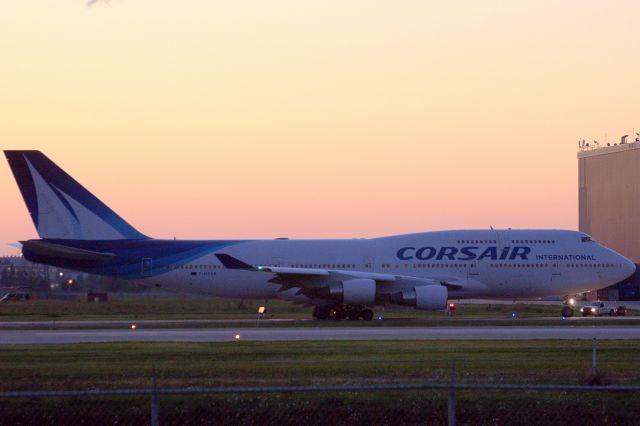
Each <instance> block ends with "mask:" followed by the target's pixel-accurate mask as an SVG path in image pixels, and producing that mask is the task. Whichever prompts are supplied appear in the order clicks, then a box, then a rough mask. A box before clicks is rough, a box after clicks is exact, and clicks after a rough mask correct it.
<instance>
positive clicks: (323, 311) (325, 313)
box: [314, 307, 330, 320]
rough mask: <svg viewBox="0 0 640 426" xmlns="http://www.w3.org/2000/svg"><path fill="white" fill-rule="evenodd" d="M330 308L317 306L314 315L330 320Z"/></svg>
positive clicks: (320, 318)
mask: <svg viewBox="0 0 640 426" xmlns="http://www.w3.org/2000/svg"><path fill="white" fill-rule="evenodd" d="M329 314H330V312H329V309H327V308H320V307H317V308H316V311H315V312H314V316H315V317H316V318H318V319H319V320H328V319H329Z"/></svg>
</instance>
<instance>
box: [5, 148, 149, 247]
mask: <svg viewBox="0 0 640 426" xmlns="http://www.w3.org/2000/svg"><path fill="white" fill-rule="evenodd" d="M4 154H5V156H6V157H7V160H8V161H9V166H10V167H11V171H12V172H13V176H14V177H15V178H16V182H18V187H19V188H20V192H21V193H22V198H24V202H25V203H26V204H27V209H29V213H30V214H31V219H32V220H33V223H34V225H35V226H36V229H37V230H38V235H40V238H60V239H74V240H119V239H146V238H148V237H146V236H145V235H143V234H141V233H140V232H138V231H137V230H136V229H135V228H134V227H132V226H131V225H129V224H128V223H127V222H126V221H125V220H124V219H122V218H121V217H120V216H118V215H117V214H116V213H115V212H114V211H113V210H111V209H110V208H109V207H107V206H106V205H105V204H104V203H102V202H101V201H100V200H98V199H97V198H96V197H95V196H94V195H93V194H91V193H90V192H89V191H87V190H86V189H85V188H84V187H83V186H82V185H80V184H79V183H78V182H77V181H76V180H75V179H73V178H72V177H71V176H69V175H68V174H67V173H65V171H64V170H62V169H61V168H60V167H58V166H56V165H55V164H54V163H53V161H51V160H49V159H48V158H47V157H46V156H45V155H44V154H43V153H41V152H40V151H4Z"/></svg>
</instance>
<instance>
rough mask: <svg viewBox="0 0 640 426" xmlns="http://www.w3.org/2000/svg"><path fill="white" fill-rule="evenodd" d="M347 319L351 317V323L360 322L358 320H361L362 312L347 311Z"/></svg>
mask: <svg viewBox="0 0 640 426" xmlns="http://www.w3.org/2000/svg"><path fill="white" fill-rule="evenodd" d="M347 317H349V319H350V320H351V321H358V319H359V318H360V311H358V310H357V309H349V310H348V311H347Z"/></svg>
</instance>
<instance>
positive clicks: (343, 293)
mask: <svg viewBox="0 0 640 426" xmlns="http://www.w3.org/2000/svg"><path fill="white" fill-rule="evenodd" d="M329 297H330V298H331V299H334V300H337V301H340V302H342V303H344V304H345V305H371V304H373V303H374V300H375V298H376V282H375V281H374V280H370V279H366V278H354V279H351V280H344V281H342V282H340V283H339V284H333V285H331V286H330V287H329Z"/></svg>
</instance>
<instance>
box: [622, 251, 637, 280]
mask: <svg viewBox="0 0 640 426" xmlns="http://www.w3.org/2000/svg"><path fill="white" fill-rule="evenodd" d="M620 257H622V271H623V273H624V277H623V278H622V279H626V278H629V277H630V276H632V275H633V274H635V273H636V264H635V263H633V262H632V261H630V260H629V259H627V258H626V257H624V256H620Z"/></svg>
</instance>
